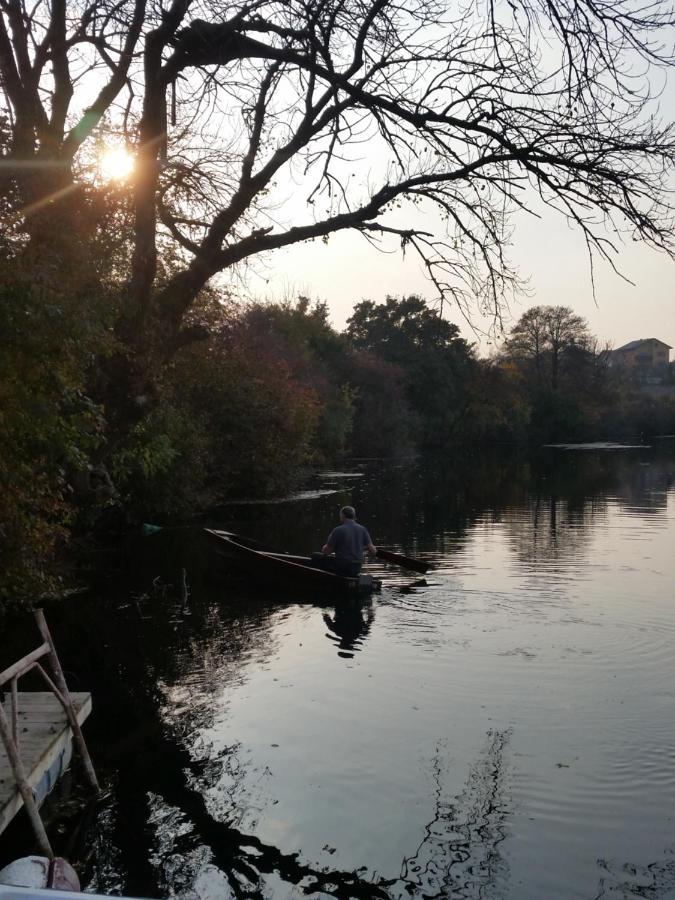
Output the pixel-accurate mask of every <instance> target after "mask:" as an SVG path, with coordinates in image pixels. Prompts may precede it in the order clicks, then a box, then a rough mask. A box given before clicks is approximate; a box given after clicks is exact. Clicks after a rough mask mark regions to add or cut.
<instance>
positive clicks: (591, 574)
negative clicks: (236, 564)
mask: <svg viewBox="0 0 675 900" xmlns="http://www.w3.org/2000/svg"><path fill="white" fill-rule="evenodd" d="M632 453H633V452H632V451H631V454H632ZM673 471H675V456H674V455H673V454H672V453H670V455H669V453H667V452H666V451H665V450H664V451H663V452H661V453H660V455H659V453H657V452H656V451H648V450H644V451H643V450H638V451H635V454H634V455H632V456H629V455H628V454H627V453H626V454H622V455H621V456H613V457H610V456H609V455H608V454H604V455H602V454H581V453H579V452H575V453H574V454H567V455H565V454H564V453H563V452H562V451H556V452H555V453H553V452H549V453H548V454H542V455H541V456H538V457H533V458H527V459H526V458H520V457H518V456H517V455H514V454H508V453H506V452H503V453H500V454H498V455H494V456H492V457H489V458H488V457H482V456H478V455H474V456H471V457H467V458H466V459H462V458H460V457H459V456H457V455H455V456H453V457H452V459H450V458H447V459H440V460H435V461H422V462H420V463H419V464H416V465H412V466H407V467H398V468H395V469H392V470H386V469H385V468H383V466H381V465H377V466H372V467H370V468H368V467H367V466H363V467H362V468H361V469H360V470H359V471H358V472H357V471H356V470H355V469H354V468H351V467H350V468H349V469H348V470H347V472H346V473H345V474H344V478H340V480H339V482H338V491H339V495H340V496H339V497H338V496H336V495H331V496H327V497H326V496H324V495H322V494H321V491H320V488H321V485H320V484H319V485H309V487H310V488H313V487H316V488H317V493H316V494H315V495H313V496H315V499H312V500H310V499H306V500H298V499H295V500H294V501H293V503H289V504H287V505H285V504H283V503H280V504H276V505H275V506H274V507H273V508H271V509H268V510H265V508H264V507H263V506H259V505H258V506H253V505H249V506H242V507H241V508H235V507H232V508H231V509H230V511H229V512H228V515H231V519H230V520H229V521H227V522H220V523H218V524H222V525H223V526H229V527H230V528H231V529H232V530H235V531H240V532H242V533H248V534H252V535H253V536H255V537H258V538H260V539H261V540H263V541H265V542H268V543H270V544H272V545H275V546H276V545H278V546H283V547H285V548H287V549H289V550H291V551H295V552H309V551H311V550H314V549H316V548H317V547H318V546H320V545H321V542H322V541H323V539H325V534H326V532H327V530H328V528H329V526H330V525H331V523H332V521H333V518H334V512H335V507H336V506H337V505H339V504H343V503H350V502H351V503H353V504H354V505H356V507H357V508H358V509H359V511H360V512H361V513H362V515H363V518H364V521H367V522H368V525H369V526H370V527H371V529H372V531H373V534H374V538H375V540H376V543H380V544H381V545H382V546H388V547H391V548H392V549H400V550H402V551H403V552H408V553H409V554H410V555H413V556H415V555H422V556H424V557H426V558H434V559H435V560H436V561H437V566H436V568H435V570H433V571H432V572H431V574H430V577H429V578H428V579H427V580H419V581H418V582H415V581H414V578H415V576H410V579H408V577H407V575H406V573H404V572H400V573H395V572H394V571H393V570H389V569H387V570H384V569H383V571H382V572H381V573H380V572H379V571H377V570H376V573H377V574H378V576H379V575H380V574H381V575H382V576H383V577H384V580H385V587H384V589H383V593H382V595H381V596H380V597H379V598H378V599H376V600H375V602H374V603H373V602H367V603H354V604H345V605H336V604H335V603H331V602H330V600H329V598H321V597H312V598H310V599H311V600H312V601H314V602H313V603H309V604H301V603H300V598H299V597H296V596H294V595H292V594H291V593H289V592H287V591H286V592H285V591H284V590H282V589H279V590H278V591H267V592H265V591H262V592H260V591H259V592H251V591H249V590H248V589H245V588H244V587H237V586H236V585H235V584H231V583H229V582H228V583H225V582H219V581H217V580H213V579H212V578H210V577H209V576H210V574H211V573H210V562H209V560H208V558H206V557H205V556H204V555H203V548H202V545H201V543H200V542H199V541H198V539H197V536H196V534H195V536H194V540H193V539H192V536H191V535H190V534H188V533H186V532H180V533H176V532H166V533H165V534H164V535H161V534H160V535H158V536H157V538H156V539H155V538H153V539H152V541H151V542H141V543H139V544H138V545H134V546H130V547H128V548H127V549H126V551H125V553H124V554H122V555H121V557H120V560H119V569H120V570H119V572H113V571H112V568H111V567H107V568H105V570H104V571H103V572H102V573H101V574H102V576H103V577H102V578H101V581H100V584H99V586H98V588H97V592H96V594H95V595H94V596H93V597H92V598H91V599H90V600H87V601H86V602H78V603H76V604H72V605H67V606H64V607H62V608H59V609H54V611H53V612H50V614H49V618H50V625H51V626H52V630H53V632H54V634H55V636H56V639H57V643H58V646H59V649H60V651H61V655H62V659H63V663H64V667H65V668H66V670H67V671H68V673H69V677H70V678H71V685H72V687H73V688H74V689H91V690H92V691H93V694H94V708H95V713H94V716H92V718H91V720H90V721H89V722H88V723H87V735H88V738H89V743H90V747H91V749H92V752H93V755H94V758H95V760H96V763H97V766H98V768H99V774H100V775H101V777H102V778H105V780H106V782H107V785H108V789H109V793H108V795H107V797H106V799H105V801H104V803H103V805H102V806H101V807H99V809H98V811H97V813H96V815H95V817H94V820H93V825H92V826H91V828H90V830H89V831H88V832H87V840H86V841H84V842H83V843H84V844H85V845H86V848H87V849H86V850H83V851H82V856H81V857H80V862H81V871H82V875H83V881H84V882H88V887H89V888H90V889H97V890H100V891H107V892H111V893H115V892H117V893H119V892H124V893H127V894H130V895H137V896H148V897H157V896H180V897H184V898H185V900H187V898H189V897H199V898H201V900H207V898H214V897H218V898H224V900H227V898H231V897H251V898H263V897H274V898H287V897H292V896H301V895H304V894H311V895H314V896H317V897H321V896H323V897H328V896H330V897H340V898H348V897H363V898H379V897H382V898H385V897H386V898H393V900H404V898H418V900H422V898H426V897H428V898H439V900H440V898H445V897H463V898H471V900H473V898H479V897H481V898H485V897H493V898H499V900H504V898H513V900H541V898H543V897H553V896H556V897H563V898H566V897H572V896H574V897H580V898H585V900H592V898H595V897H597V898H604V897H609V896H618V897H626V898H637V897H643V898H646V897H650V898H653V900H665V898H666V897H669V896H670V895H671V894H672V893H673V890H674V888H675V885H674V883H673V881H674V872H673V865H672V859H673V854H672V851H673V849H675V847H674V845H673V842H672V833H671V826H672V809H673V808H674V804H675V757H674V756H673V754H672V747H673V746H675V717H674V716H673V703H674V699H675V698H674V693H673V684H675V662H674V658H673V654H672V636H673V616H672V579H673V575H674V574H675V573H674V572H673V555H672V546H673V541H674V540H675V517H674V505H673V504H674V500H675V494H674V492H673V484H674V481H673ZM350 473H351V474H350ZM355 475H359V477H354V476H355ZM183 566H184V567H186V568H187V571H188V575H189V580H190V585H191V588H192V609H193V615H192V617H191V618H190V619H189V620H181V618H180V616H178V615H177V613H178V611H179V607H178V601H177V600H176V601H175V602H174V600H172V599H169V600H168V601H167V600H166V599H165V600H162V599H161V598H160V599H157V598H153V597H152V596H150V597H148V598H147V599H146V600H144V601H143V602H142V604H141V607H142V618H139V616H138V615H137V614H136V613H135V610H134V608H133V607H129V606H128V605H125V604H128V600H129V596H130V594H131V592H132V591H136V592H141V593H146V594H148V593H150V590H149V585H151V584H152V581H153V579H154V578H156V577H157V576H158V575H160V576H161V578H162V579H163V580H164V581H168V582H171V583H173V584H177V583H178V579H179V578H180V569H181V567H183ZM404 586H406V589H405V590H404V589H403V588H404ZM322 600H323V601H324V602H322ZM326 604H328V605H326ZM599 626H601V627H599ZM29 631H30V632H31V634H30V642H29V644H28V646H27V647H26V649H28V647H29V646H32V645H33V634H32V624H31V626H30V627H29V628H28V629H26V632H29ZM24 637H25V635H24V636H21V635H19V638H20V640H17V641H16V642H15V641H14V639H13V635H12V634H9V635H8V634H7V632H6V630H3V641H2V642H1V643H0V668H2V667H3V666H2V663H3V660H2V657H3V654H4V655H5V656H7V655H8V654H9V652H10V649H11V653H12V656H13V655H14V652H15V650H17V649H18V650H19V651H20V652H23V646H22V641H24ZM26 640H28V638H26ZM363 651H366V652H363ZM337 657H339V658H337ZM9 661H10V660H9V659H8V660H7V661H6V663H5V664H7V663H8V662H9ZM486 735H487V737H486ZM5 837H6V836H5V835H3V843H2V848H1V849H0V858H1V856H2V854H4V853H5V852H6V847H7V844H6V840H5ZM57 841H58V837H57ZM654 848H659V850H658V851H657V852H655V849H654ZM661 851H662V852H661ZM16 855H18V854H16ZM598 857H601V859H598ZM625 860H630V861H631V862H630V864H628V863H625V862H624V861H625Z"/></svg>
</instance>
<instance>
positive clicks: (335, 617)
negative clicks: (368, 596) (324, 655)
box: [323, 600, 375, 659]
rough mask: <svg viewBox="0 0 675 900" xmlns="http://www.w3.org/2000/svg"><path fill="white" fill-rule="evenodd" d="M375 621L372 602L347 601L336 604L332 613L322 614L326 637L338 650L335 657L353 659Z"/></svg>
mask: <svg viewBox="0 0 675 900" xmlns="http://www.w3.org/2000/svg"><path fill="white" fill-rule="evenodd" d="M374 620H375V606H374V604H373V602H372V600H366V601H363V602H360V601H358V600H348V601H346V602H345V603H338V604H337V605H336V606H335V608H334V609H333V611H332V613H327V612H324V614H323V621H324V622H325V624H326V628H328V633H327V634H326V637H327V638H328V640H329V641H332V642H333V643H334V644H335V646H336V647H337V648H338V650H337V655H338V656H341V657H343V659H353V658H354V653H359V652H360V651H361V647H362V645H363V642H364V641H365V639H366V637H367V636H368V632H369V631H370V627H371V625H372V624H373V622H374Z"/></svg>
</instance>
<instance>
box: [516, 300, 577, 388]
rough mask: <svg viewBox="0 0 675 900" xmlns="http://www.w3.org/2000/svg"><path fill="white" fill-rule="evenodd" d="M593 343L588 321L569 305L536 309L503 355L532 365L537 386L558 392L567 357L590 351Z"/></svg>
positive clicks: (521, 321)
mask: <svg viewBox="0 0 675 900" xmlns="http://www.w3.org/2000/svg"><path fill="white" fill-rule="evenodd" d="M591 343H592V338H591V335H590V333H589V331H588V325H587V323H586V320H585V319H584V318H583V317H582V316H578V315H576V313H575V312H574V311H573V310H572V309H570V307H569V306H533V307H531V308H530V309H528V310H527V312H525V313H523V315H522V316H521V317H520V319H518V321H517V322H516V324H515V325H514V326H513V328H512V329H511V331H510V333H509V336H508V338H507V340H506V343H505V345H504V350H503V353H504V355H505V356H506V357H510V358H511V359H516V360H518V361H520V362H521V363H526V364H528V365H529V367H530V368H531V369H532V370H533V373H532V374H533V375H534V377H535V379H536V382H537V384H538V385H540V386H541V385H543V384H546V385H548V386H550V387H551V388H552V390H554V391H555V390H557V389H558V384H559V376H560V366H561V361H562V358H563V356H564V355H565V354H568V355H569V354H570V352H571V351H573V350H574V349H577V350H582V351H584V350H587V349H590V346H591Z"/></svg>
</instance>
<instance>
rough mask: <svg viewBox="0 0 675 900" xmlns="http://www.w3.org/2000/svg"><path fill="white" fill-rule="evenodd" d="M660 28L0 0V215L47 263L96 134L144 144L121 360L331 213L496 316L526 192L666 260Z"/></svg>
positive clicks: (640, 7)
mask: <svg viewBox="0 0 675 900" xmlns="http://www.w3.org/2000/svg"><path fill="white" fill-rule="evenodd" d="M674 22H675V17H674V14H673V9H672V6H671V4H670V3H669V2H661V0H659V2H657V0H651V2H650V0H647V2H646V3H644V4H635V3H633V2H631V0H601V2H597V0H507V2H501V3H500V2H498V0H485V2H477V0H476V2H471V0H467V3H465V4H452V3H449V2H447V0H406V2H403V0H241V2H230V3H227V2H225V3H216V2H215V0H213V2H212V0H84V2H82V0H77V2H72V3H66V0H49V2H47V0H35V2H34V3H32V4H27V3H26V2H25V0H0V75H1V78H2V96H3V98H4V107H5V113H4V115H5V117H6V121H7V123H8V127H9V130H10V143H9V147H8V149H7V152H6V153H5V155H4V157H3V158H2V162H1V165H2V173H3V176H4V177H3V178H2V185H3V187H2V190H3V192H4V193H5V194H6V197H8V198H10V201H11V205H12V210H13V215H12V216H10V217H9V219H10V220H11V222H10V221H8V225H11V226H12V227H17V226H18V227H20V230H21V231H22V233H23V235H25V236H26V244H25V247H26V252H28V251H31V248H32V251H31V252H32V253H33V254H35V252H36V248H37V250H38V252H39V254H40V256H41V258H45V257H48V256H49V254H53V255H54V256H55V263H54V265H55V267H56V268H58V267H59V266H61V267H62V266H63V260H64V259H65V260H67V259H68V253H70V252H72V247H73V245H74V244H78V242H79V243H80V244H82V243H83V242H85V238H86V229H92V228H95V227H96V223H95V222H94V223H92V222H91V221H89V220H86V219H85V218H83V216H82V212H81V203H79V200H78V198H80V197H81V193H82V188H83V185H85V184H86V182H87V178H88V177H89V176H88V175H87V166H86V164H87V161H88V160H89V159H90V158H91V155H92V153H93V149H92V148H93V143H94V141H95V140H96V139H97V135H99V134H100V133H101V130H102V129H103V128H105V129H106V130H108V131H110V130H113V131H117V132H118V133H119V134H120V135H123V136H124V138H125V139H126V140H127V141H129V142H130V144H132V145H133V147H134V148H135V153H136V159H137V161H136V168H135V173H134V176H133V178H132V179H131V180H130V182H129V191H130V192H131V195H132V208H133V233H132V235H131V238H130V241H131V244H132V246H131V248H130V252H129V265H128V271H126V272H125V273H123V274H124V283H125V290H124V292H123V304H122V310H121V318H120V322H119V326H118V335H119V336H120V338H121V339H122V340H123V341H124V342H125V343H126V345H127V347H128V353H127V354H126V357H125V358H126V359H127V360H133V359H135V360H139V359H147V358H149V357H150V358H153V357H154V358H155V359H159V360H162V359H166V358H167V357H170V356H171V354H172V353H173V352H174V351H175V350H176V348H178V347H179V346H181V345H182V344H183V343H185V342H186V341H190V340H192V339H193V338H194V337H195V336H197V333H198V329H196V328H195V327H194V326H192V325H191V324H190V310H191V307H192V306H193V304H194V301H195V299H196V297H197V296H198V294H199V292H200V291H201V289H202V288H203V287H204V286H205V285H206V284H207V282H208V281H209V279H211V278H212V277H213V276H214V275H216V274H217V273H219V272H223V271H226V270H230V269H232V268H233V267H236V266H238V265H241V264H245V263H246V262H247V261H249V260H251V259H253V258H254V257H257V256H259V255H260V254H264V253H266V252H268V251H273V250H275V249H278V248H281V247H285V246H288V245H290V244H295V243H297V242H300V241H306V240H312V239H316V238H321V239H327V238H328V236H329V235H330V234H332V233H334V232H337V231H341V230H345V229H352V230H355V231H357V232H359V233H361V234H362V235H363V236H364V237H365V238H367V239H368V240H371V241H372V240H375V241H377V240H380V239H382V238H386V237H387V236H389V235H394V236H395V237H396V238H397V239H400V242H401V245H402V247H403V248H406V247H409V248H410V249H412V250H414V251H416V252H417V253H418V254H419V256H420V259H421V260H422V262H423V265H424V267H425V268H426V271H427V273H428V275H429V277H430V279H431V281H432V282H433V284H434V285H435V287H436V289H437V292H438V296H439V298H440V300H441V301H443V299H444V298H448V299H452V300H454V301H455V302H456V303H457V304H458V305H459V306H460V308H461V309H462V310H463V311H464V312H465V313H466V314H469V312H470V310H471V309H472V308H475V306H476V304H478V305H479V306H480V307H481V308H482V310H483V311H484V312H485V311H488V312H491V313H492V314H493V315H494V316H495V317H499V315H500V310H501V309H502V304H503V302H504V300H505V297H506V295H507V294H508V292H509V290H510V289H512V287H513V284H514V277H515V276H514V272H513V271H512V269H511V268H510V266H509V264H508V261H507V258H506V256H505V247H506V245H507V243H508V238H509V213H510V212H511V211H512V210H514V209H518V208H521V209H523V208H524V209H533V208H534V207H533V206H532V203H533V199H536V197H537V195H538V196H539V197H540V198H541V199H543V201H544V202H545V203H547V204H549V205H550V206H551V207H553V208H555V209H557V210H558V211H559V212H560V213H561V214H562V215H564V216H566V217H567V218H568V219H569V220H571V221H572V222H573V223H575V224H576V225H577V226H578V227H579V228H580V229H581V230H582V232H583V234H584V236H585V239H586V243H587V245H588V250H589V253H590V255H591V259H593V257H594V256H597V255H599V256H600V257H603V258H605V259H607V260H609V261H610V263H611V262H612V260H613V257H614V254H615V253H616V251H617V247H618V242H619V241H620V239H621V238H622V237H626V236H627V237H629V238H634V239H639V240H643V241H645V242H647V243H648V244H650V245H651V246H653V247H656V248H659V249H665V250H666V251H668V252H672V250H673V244H672V229H671V225H672V221H671V220H672V211H673V210H672V206H671V201H670V199H669V195H668V191H667V186H668V179H669V178H670V177H671V175H672V166H673V159H674V144H673V132H672V127H671V125H670V124H669V123H666V124H663V123H661V122H660V121H659V119H658V117H657V111H656V107H655V105H654V102H653V98H654V95H655V94H657V93H658V90H659V85H658V84H656V83H655V82H654V76H655V74H658V73H659V71H663V70H664V68H665V67H669V66H670V65H671V64H672V61H673V58H672V56H671V53H670V49H669V48H670V45H671V44H672V36H673V32H672V27H673V24H674ZM364 156H365V159H359V157H364ZM284 201H289V203H288V204H286V205H284ZM300 201H302V202H300ZM7 202H9V201H6V200H3V202H0V208H1V209H4V208H5V207H6V203H7ZM430 211H434V212H435V213H438V214H440V220H441V221H442V223H443V227H442V230H441V231H438V230H435V231H433V232H432V231H431V230H430V226H429V224H428V223H429V222H432V221H434V222H435V221H437V219H436V217H433V218H432V217H431V216H428V217H427V218H425V216H426V215H427V214H428V213H429V212H430ZM169 251H170V252H171V253H172V256H173V258H174V259H175V260H176V263H175V265H174V267H173V270H172V273H171V274H170V276H167V275H166V274H165V273H166V268H164V267H162V266H161V265H160V262H161V254H162V253H164V252H169ZM33 258H34V256H33ZM142 368H145V369H146V370H147V366H145V367H142ZM141 380H142V379H141ZM132 384H133V379H132V380H131V381H130V388H129V390H130V392H131V393H132V394H134V389H132ZM142 394H143V391H142V390H141V389H140V388H138V387H137V389H135V396H142Z"/></svg>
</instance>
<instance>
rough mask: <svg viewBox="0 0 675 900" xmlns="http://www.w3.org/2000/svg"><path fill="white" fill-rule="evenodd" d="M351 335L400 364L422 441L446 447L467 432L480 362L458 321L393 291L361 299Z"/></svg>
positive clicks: (361, 347) (416, 431)
mask: <svg viewBox="0 0 675 900" xmlns="http://www.w3.org/2000/svg"><path fill="white" fill-rule="evenodd" d="M347 335H348V337H349V339H350V341H351V344H352V346H353V347H354V350H355V351H359V350H361V351H367V352H369V353H374V354H376V355H377V356H379V357H380V358H381V359H382V360H384V361H385V362H387V363H389V364H391V365H394V366H397V367H399V371H400V373H401V377H402V383H403V386H404V391H405V397H406V401H407V407H408V408H409V409H410V410H414V411H415V415H414V419H415V423H414V425H413V428H414V440H415V444H416V445H417V446H418V447H422V448H427V449H430V448H437V447H444V446H446V445H447V444H448V443H452V442H453V441H457V440H460V439H461V438H462V437H463V435H464V433H465V430H466V429H467V427H468V424H469V423H468V421H467V415H468V411H469V408H470V403H471V380H472V378H473V376H474V373H475V367H476V363H475V359H474V356H473V353H472V350H471V348H470V346H469V345H468V344H467V342H466V341H465V340H463V339H462V338H460V337H459V329H458V327H457V326H456V325H453V324H452V323H451V322H448V321H446V320H445V319H442V318H441V317H440V315H439V314H438V313H437V312H436V311H435V310H433V309H431V308H429V306H428V305H427V303H426V301H425V300H423V299H422V298H421V297H418V296H415V295H412V296H410V297H404V298H400V299H398V298H395V297H387V300H386V301H385V303H383V304H379V305H377V304H375V303H373V302H372V301H370V300H366V301H363V302H362V303H359V304H357V306H355V307H354V313H353V315H352V316H351V318H350V319H349V321H348V327H347ZM401 413H404V411H403V410H401V411H399V415H401Z"/></svg>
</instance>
